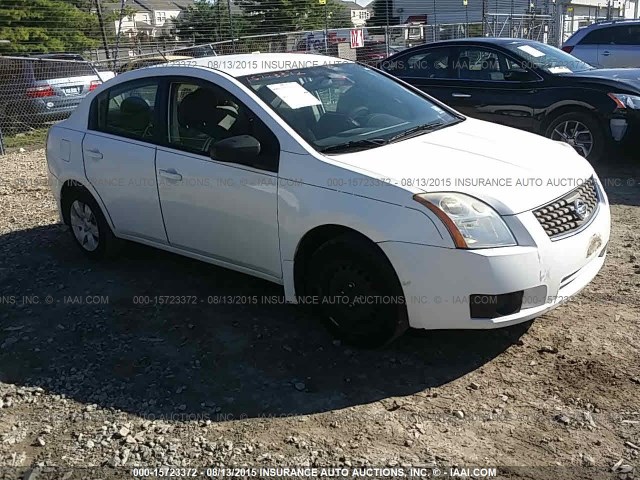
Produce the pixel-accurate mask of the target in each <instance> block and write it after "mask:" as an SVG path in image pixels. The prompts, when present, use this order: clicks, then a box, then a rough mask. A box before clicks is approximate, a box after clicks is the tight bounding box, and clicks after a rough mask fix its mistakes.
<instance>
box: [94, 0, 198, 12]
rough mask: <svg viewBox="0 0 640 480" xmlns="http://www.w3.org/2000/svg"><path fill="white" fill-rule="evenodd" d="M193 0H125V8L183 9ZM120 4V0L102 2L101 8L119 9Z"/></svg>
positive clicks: (151, 9)
mask: <svg viewBox="0 0 640 480" xmlns="http://www.w3.org/2000/svg"><path fill="white" fill-rule="evenodd" d="M193 2H194V0H126V2H125V4H124V5H125V8H130V9H133V10H135V11H136V12H142V11H146V12H152V11H154V10H184V9H185V8H187V7H189V6H191V5H193ZM121 6H122V3H121V0H117V1H116V2H114V3H103V5H102V8H103V9H104V10H106V11H111V12H112V11H119V10H120V7H121Z"/></svg>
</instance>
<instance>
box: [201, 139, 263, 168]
mask: <svg viewBox="0 0 640 480" xmlns="http://www.w3.org/2000/svg"><path fill="white" fill-rule="evenodd" d="M258 155H260V142H259V141H258V139H257V138H255V137H252V136H251V135H237V136H235V137H229V138H225V139H223V140H219V141H217V142H216V143H214V144H213V145H212V146H211V148H210V149H209V156H210V157H211V159H212V160H216V161H218V162H227V163H239V164H242V165H253V164H255V163H256V160H257V159H258Z"/></svg>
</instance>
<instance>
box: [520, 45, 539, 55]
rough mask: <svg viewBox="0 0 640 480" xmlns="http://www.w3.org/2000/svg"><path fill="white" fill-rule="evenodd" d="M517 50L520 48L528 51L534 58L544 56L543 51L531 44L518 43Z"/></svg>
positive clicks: (525, 51)
mask: <svg viewBox="0 0 640 480" xmlns="http://www.w3.org/2000/svg"><path fill="white" fill-rule="evenodd" d="M518 50H522V51H523V52H524V53H528V54H529V55H531V56H532V57H535V58H538V57H544V55H545V54H544V53H543V52H541V51H540V50H538V49H536V48H533V47H532V46H531V45H520V46H519V47H518Z"/></svg>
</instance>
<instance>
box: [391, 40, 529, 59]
mask: <svg viewBox="0 0 640 480" xmlns="http://www.w3.org/2000/svg"><path fill="white" fill-rule="evenodd" d="M513 42H519V43H527V44H532V45H536V44H539V43H541V42H538V41H536V40H528V39H526V38H503V37H471V38H458V39H453V40H440V41H437V42H430V43H423V44H421V45H416V46H415V47H411V48H407V49H405V50H402V51H400V52H398V53H394V54H393V55H392V56H394V57H395V56H396V55H398V56H400V55H405V54H407V53H411V52H413V51H419V50H421V49H422V48H424V47H427V48H432V47H434V48H435V47H444V46H448V45H499V46H502V45H506V44H509V43H513Z"/></svg>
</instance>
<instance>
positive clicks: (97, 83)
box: [89, 80, 102, 92]
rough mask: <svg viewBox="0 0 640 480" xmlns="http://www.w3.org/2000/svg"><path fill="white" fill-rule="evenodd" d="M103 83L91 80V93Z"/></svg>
mask: <svg viewBox="0 0 640 480" xmlns="http://www.w3.org/2000/svg"><path fill="white" fill-rule="evenodd" d="M101 83H102V82H101V81H100V80H91V83H90V84H89V91H90V92H93V91H94V90H95V89H96V88H98V85H100V84H101Z"/></svg>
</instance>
